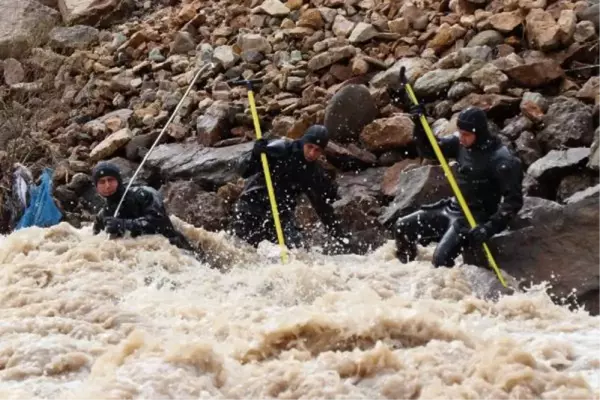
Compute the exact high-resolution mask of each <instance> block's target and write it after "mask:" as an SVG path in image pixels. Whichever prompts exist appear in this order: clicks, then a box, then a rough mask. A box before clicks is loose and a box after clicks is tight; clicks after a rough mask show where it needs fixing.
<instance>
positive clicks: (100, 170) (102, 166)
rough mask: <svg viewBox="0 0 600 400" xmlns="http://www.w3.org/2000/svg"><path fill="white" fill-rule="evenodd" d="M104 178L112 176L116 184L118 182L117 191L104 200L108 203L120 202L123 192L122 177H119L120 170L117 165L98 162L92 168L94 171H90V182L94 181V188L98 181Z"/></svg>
mask: <svg viewBox="0 0 600 400" xmlns="http://www.w3.org/2000/svg"><path fill="white" fill-rule="evenodd" d="M105 176H112V177H113V178H115V179H116V180H117V182H119V186H118V188H117V191H116V192H115V193H114V194H112V195H111V196H109V197H107V198H106V199H107V200H108V201H119V200H121V195H122V194H123V191H124V187H123V177H122V176H121V169H120V168H119V167H118V166H117V165H115V164H113V163H110V162H107V161H101V162H99V163H98V164H97V165H96V166H95V167H94V170H93V171H92V180H93V181H94V187H95V186H96V185H97V184H98V181H99V180H100V178H103V177H105Z"/></svg>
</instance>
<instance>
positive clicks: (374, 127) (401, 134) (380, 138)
mask: <svg viewBox="0 0 600 400" xmlns="http://www.w3.org/2000/svg"><path fill="white" fill-rule="evenodd" d="M413 129H414V124H413V122H412V120H411V119H410V117H409V116H408V115H405V114H401V115H395V116H393V117H390V118H380V119H376V120H375V121H373V122H371V123H370V124H369V125H367V126H365V127H364V129H363V130H362V132H361V134H360V140H361V141H362V143H364V145H365V147H366V148H367V149H368V150H370V151H385V150H392V149H395V148H399V147H404V146H406V145H408V144H409V143H411V142H412V140H413Z"/></svg>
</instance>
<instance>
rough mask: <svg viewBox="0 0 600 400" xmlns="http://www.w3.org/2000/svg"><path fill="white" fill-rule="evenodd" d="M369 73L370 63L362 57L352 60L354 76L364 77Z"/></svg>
mask: <svg viewBox="0 0 600 400" xmlns="http://www.w3.org/2000/svg"><path fill="white" fill-rule="evenodd" d="M367 72H369V63H368V62H367V61H366V60H365V59H364V58H362V57H355V58H354V59H353V60H352V75H354V76H357V75H364V74H366V73H367Z"/></svg>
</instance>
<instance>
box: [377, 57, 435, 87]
mask: <svg viewBox="0 0 600 400" xmlns="http://www.w3.org/2000/svg"><path fill="white" fill-rule="evenodd" d="M432 65H433V64H432V63H431V61H429V60H426V59H424V58H417V57H414V58H403V59H400V60H398V61H396V63H394V65H393V66H391V67H390V68H388V69H387V70H385V71H382V72H379V73H377V74H376V75H375V76H374V77H373V78H372V79H371V82H370V84H371V86H373V87H374V88H383V87H388V86H397V85H398V84H399V77H400V69H401V68H402V67H404V68H406V72H405V74H406V79H407V80H408V82H409V83H410V84H411V85H414V83H415V82H416V80H417V79H418V78H420V77H421V76H423V75H424V74H425V73H427V72H429V71H430V70H431V68H432Z"/></svg>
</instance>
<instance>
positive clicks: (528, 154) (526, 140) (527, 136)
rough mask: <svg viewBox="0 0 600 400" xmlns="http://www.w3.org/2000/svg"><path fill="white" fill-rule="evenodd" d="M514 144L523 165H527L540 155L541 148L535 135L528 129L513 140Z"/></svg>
mask: <svg viewBox="0 0 600 400" xmlns="http://www.w3.org/2000/svg"><path fill="white" fill-rule="evenodd" d="M515 146H516V150H517V155H518V156H519V158H520V159H521V161H522V162H523V164H524V167H529V166H530V165H531V164H533V163H534V162H536V161H537V160H539V159H540V158H541V157H542V149H541V148H540V145H539V143H538V142H537V140H536V139H535V135H534V134H533V133H531V132H529V131H524V132H522V133H521V135H520V136H519V138H518V139H517V140H516V141H515Z"/></svg>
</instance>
